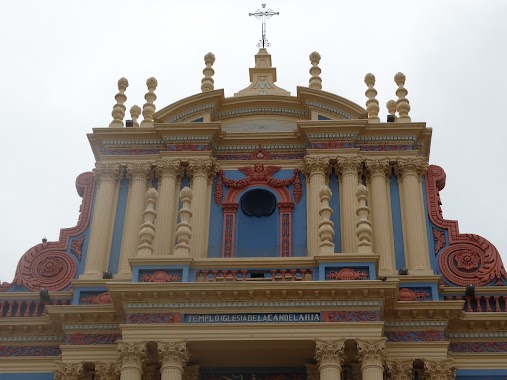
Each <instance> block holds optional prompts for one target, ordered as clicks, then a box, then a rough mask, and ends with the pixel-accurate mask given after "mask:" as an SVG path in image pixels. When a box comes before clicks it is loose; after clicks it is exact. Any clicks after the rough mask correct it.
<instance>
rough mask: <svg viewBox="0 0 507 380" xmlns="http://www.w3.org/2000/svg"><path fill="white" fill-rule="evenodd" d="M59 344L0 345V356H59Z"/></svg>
mask: <svg viewBox="0 0 507 380" xmlns="http://www.w3.org/2000/svg"><path fill="white" fill-rule="evenodd" d="M61 354H62V352H61V351H60V346H0V358H10V357H14V356H60V355H61Z"/></svg>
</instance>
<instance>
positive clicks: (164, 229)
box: [153, 160, 182, 255]
mask: <svg viewBox="0 0 507 380" xmlns="http://www.w3.org/2000/svg"><path fill="white" fill-rule="evenodd" d="M156 174H157V176H158V202H157V223H156V230H155V240H154V242H153V254H154V255H170V254H172V253H173V248H174V231H175V229H176V205H177V203H175V201H174V200H175V199H177V198H178V197H177V194H178V192H177V183H178V179H179V178H180V177H181V176H182V168H181V161H180V160H164V161H159V162H157V169H156Z"/></svg>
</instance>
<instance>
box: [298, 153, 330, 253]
mask: <svg viewBox="0 0 507 380" xmlns="http://www.w3.org/2000/svg"><path fill="white" fill-rule="evenodd" d="M300 169H301V171H302V172H303V174H304V175H305V178H306V203H307V217H306V219H307V229H306V231H307V239H306V240H307V250H308V252H307V254H308V256H310V257H312V256H316V255H318V252H319V242H320V239H319V235H318V228H319V222H320V215H319V208H320V207H319V202H320V199H319V190H320V188H321V187H322V186H324V185H326V184H327V183H326V182H327V176H328V175H329V172H330V170H331V168H330V166H329V157H319V156H317V157H311V156H306V157H305V158H304V162H303V163H301V165H300Z"/></svg>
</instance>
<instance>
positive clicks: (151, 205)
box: [137, 188, 158, 256]
mask: <svg viewBox="0 0 507 380" xmlns="http://www.w3.org/2000/svg"><path fill="white" fill-rule="evenodd" d="M145 198H146V209H145V210H144V223H143V224H141V230H140V231H139V247H138V248H137V256H150V255H152V254H153V239H154V238H155V219H156V218H157V212H156V211H155V208H156V204H157V199H158V193H157V190H155V189H154V188H150V189H148V191H147V192H146V195H145Z"/></svg>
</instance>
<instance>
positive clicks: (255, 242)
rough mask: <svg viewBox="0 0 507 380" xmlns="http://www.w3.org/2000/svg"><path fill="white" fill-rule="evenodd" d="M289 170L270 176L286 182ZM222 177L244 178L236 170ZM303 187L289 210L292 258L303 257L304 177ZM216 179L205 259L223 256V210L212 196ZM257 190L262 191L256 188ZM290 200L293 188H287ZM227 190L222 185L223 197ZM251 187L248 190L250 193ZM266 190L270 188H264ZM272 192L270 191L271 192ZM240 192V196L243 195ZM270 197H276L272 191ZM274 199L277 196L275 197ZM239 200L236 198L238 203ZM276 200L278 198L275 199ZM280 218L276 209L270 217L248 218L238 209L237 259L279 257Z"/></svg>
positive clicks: (290, 171) (290, 173)
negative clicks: (290, 215)
mask: <svg viewBox="0 0 507 380" xmlns="http://www.w3.org/2000/svg"><path fill="white" fill-rule="evenodd" d="M292 174H293V171H292V170H290V169H284V170H280V171H279V172H277V173H275V174H274V175H273V177H274V178H278V179H285V178H289V177H290V176H292ZM225 176H226V177H227V178H229V179H242V178H245V175H244V174H243V173H241V172H240V171H239V170H227V171H225ZM300 180H301V182H302V187H303V196H302V199H301V202H300V203H299V204H295V205H294V208H293V210H292V256H299V257H304V256H306V189H305V184H304V178H303V177H302V175H301V177H300ZM215 187H216V179H215V181H214V183H213V188H212V201H211V210H210V231H209V239H208V257H221V256H222V230H223V223H224V217H223V209H222V206H217V205H216V203H215V200H214V197H213V195H214V194H215ZM259 188H265V187H261V186H259ZM287 188H288V190H289V192H290V194H291V196H292V197H293V185H290V186H288V187H287ZM228 189H229V188H228V187H227V186H225V185H224V197H225V194H226V193H227V190H228ZM251 189H253V188H249V189H248V190H251ZM267 190H269V189H267ZM270 191H271V190H270ZM243 193H244V192H242V193H241V194H240V197H241V195H242V194H243ZM273 194H275V193H274V192H273ZM275 196H276V194H275ZM239 199H240V198H238V200H239ZM277 200H278V197H277ZM279 219H280V214H279V210H278V208H277V209H276V210H275V211H274V213H273V214H271V215H270V216H269V217H262V218H256V217H249V216H247V215H245V214H243V212H242V211H241V207H238V212H237V217H236V239H235V256H236V257H268V256H271V257H278V256H279V254H280V250H279V229H280V227H279Z"/></svg>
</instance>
